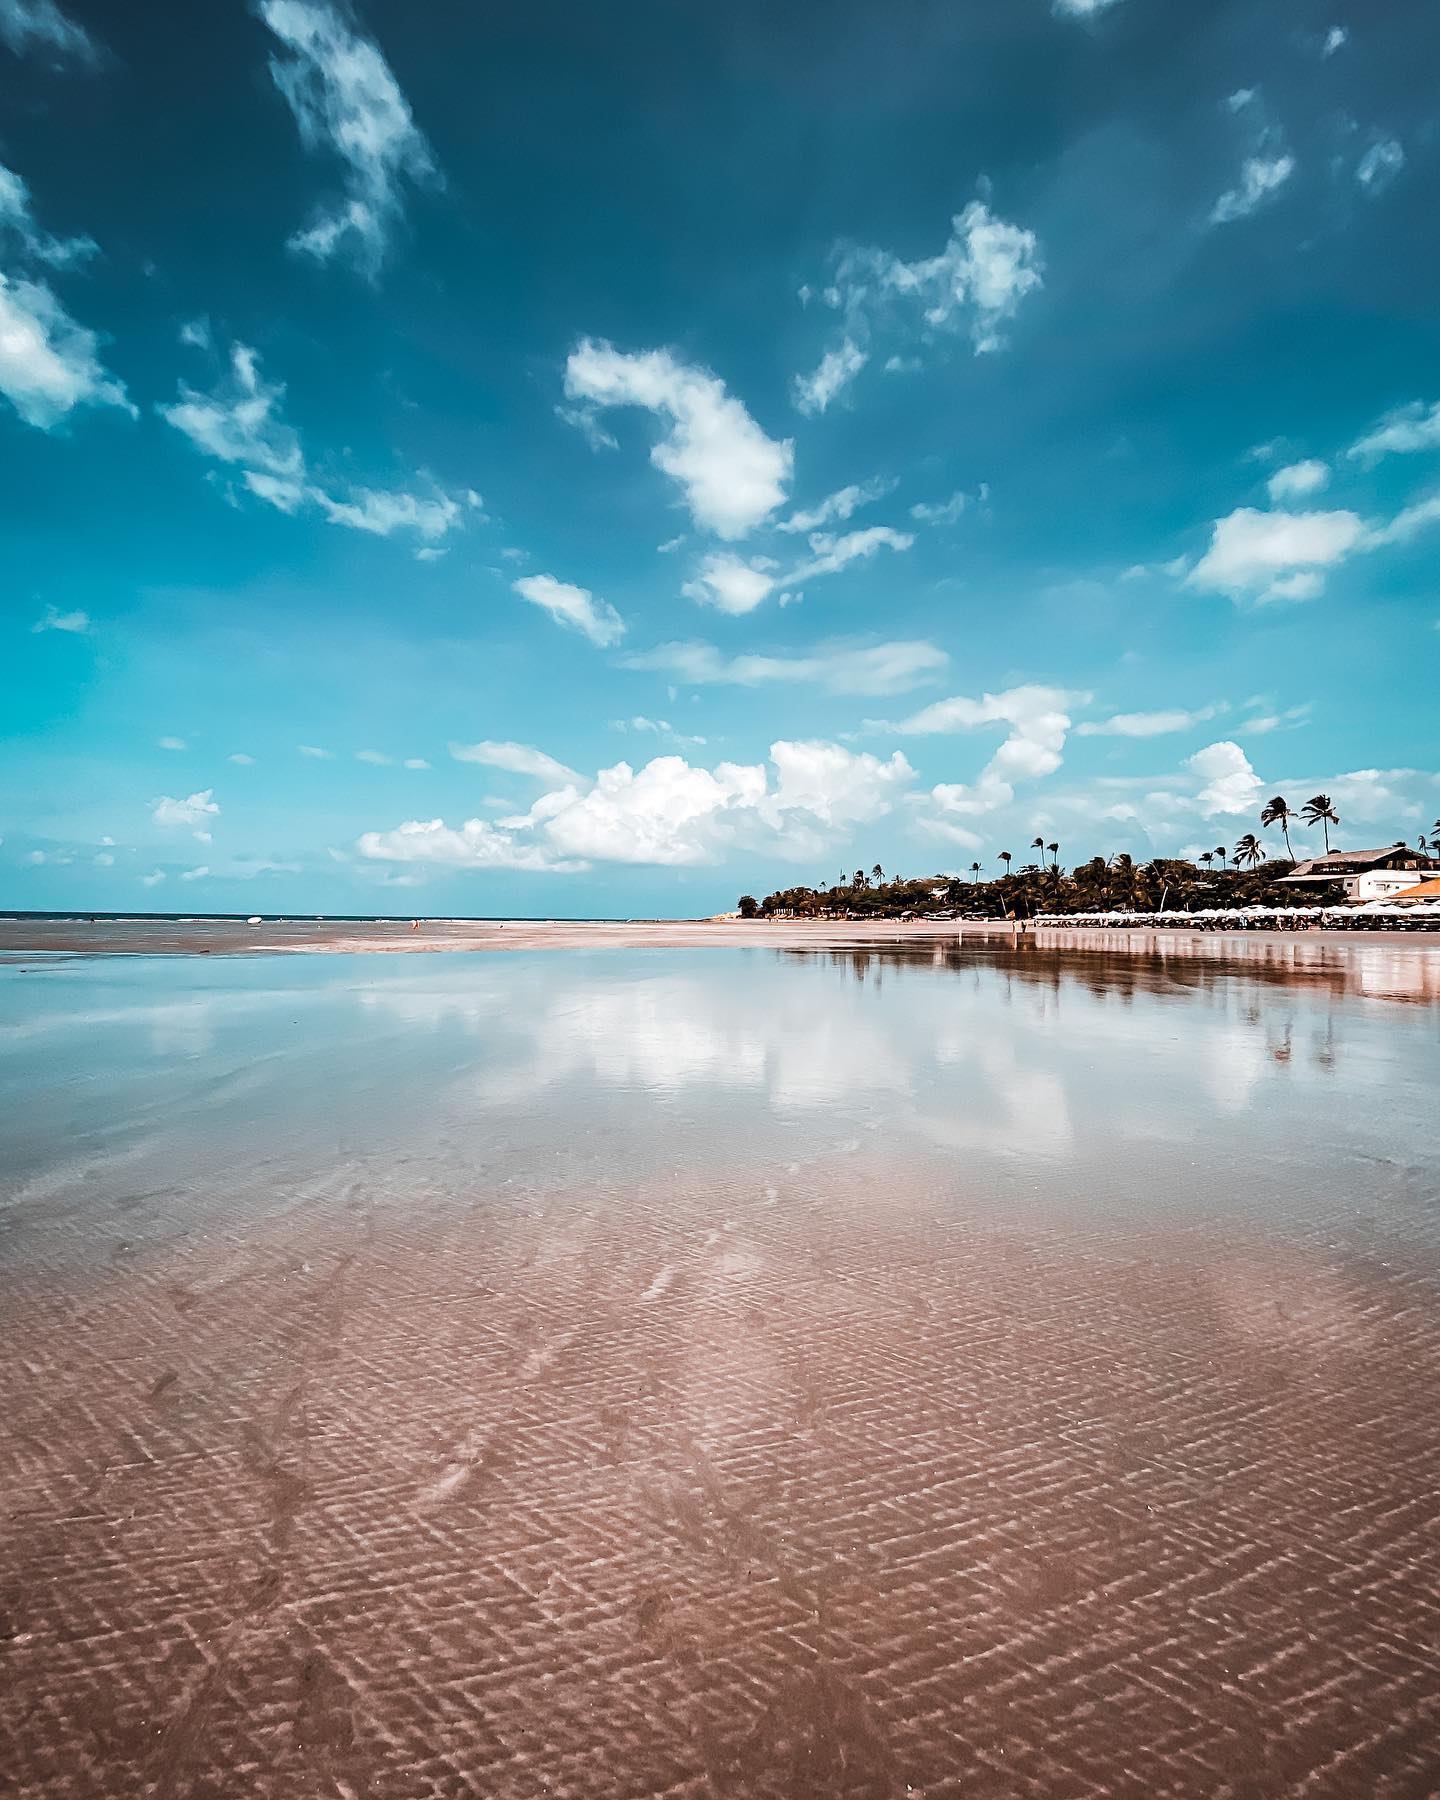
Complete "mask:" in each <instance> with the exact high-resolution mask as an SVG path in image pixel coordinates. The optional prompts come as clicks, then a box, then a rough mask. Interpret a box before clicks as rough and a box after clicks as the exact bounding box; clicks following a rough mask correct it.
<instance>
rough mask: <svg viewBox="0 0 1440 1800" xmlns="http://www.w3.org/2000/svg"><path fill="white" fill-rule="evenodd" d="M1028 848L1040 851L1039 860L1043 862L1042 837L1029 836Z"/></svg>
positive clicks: (1043, 846)
mask: <svg viewBox="0 0 1440 1800" xmlns="http://www.w3.org/2000/svg"><path fill="white" fill-rule="evenodd" d="M1030 848H1031V849H1032V850H1038V851H1039V852H1040V861H1041V863H1042V864H1043V863H1044V861H1045V840H1044V838H1043V837H1033V838H1031V840H1030Z"/></svg>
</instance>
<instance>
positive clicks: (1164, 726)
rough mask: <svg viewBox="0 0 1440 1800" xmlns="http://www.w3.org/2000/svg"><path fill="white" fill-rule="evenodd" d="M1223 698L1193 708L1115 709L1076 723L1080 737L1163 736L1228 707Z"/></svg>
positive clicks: (1186, 728)
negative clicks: (1138, 710) (1144, 710)
mask: <svg viewBox="0 0 1440 1800" xmlns="http://www.w3.org/2000/svg"><path fill="white" fill-rule="evenodd" d="M1227 710H1228V709H1227V708H1226V706H1225V704H1224V702H1223V701H1217V702H1216V704H1215V705H1213V706H1200V707H1196V708H1194V709H1193V710H1191V709H1187V708H1185V707H1183V706H1172V707H1169V708H1167V709H1164V710H1161V711H1157V712H1134V713H1114V714H1112V716H1111V717H1110V718H1108V719H1087V720H1086V721H1085V722H1084V724H1081V725H1077V726H1076V727H1075V735H1076V736H1077V737H1123V738H1151V737H1163V736H1165V735H1166V734H1167V733H1169V732H1172V731H1189V730H1191V728H1192V727H1194V726H1196V725H1201V724H1203V723H1204V722H1205V721H1206V720H1207V719H1213V718H1214V717H1215V716H1216V715H1217V714H1218V713H1222V712H1225V711H1227Z"/></svg>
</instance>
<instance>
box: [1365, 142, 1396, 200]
mask: <svg viewBox="0 0 1440 1800" xmlns="http://www.w3.org/2000/svg"><path fill="white" fill-rule="evenodd" d="M1404 167H1405V152H1404V150H1403V149H1402V148H1401V146H1400V145H1399V144H1398V143H1397V142H1396V141H1395V139H1394V138H1382V139H1381V140H1380V141H1379V142H1378V143H1374V144H1372V145H1371V146H1370V148H1369V149H1368V150H1367V151H1366V152H1365V154H1364V155H1363V156H1362V157H1361V158H1360V160H1359V162H1358V163H1356V165H1355V179H1356V180H1357V181H1358V182H1359V183H1360V186H1361V187H1362V188H1363V189H1364V190H1365V192H1366V193H1367V194H1383V193H1384V192H1385V190H1386V188H1388V187H1389V185H1390V183H1391V182H1392V181H1394V179H1395V177H1396V176H1397V175H1398V174H1399V173H1400V171H1401V170H1402V169H1403V168H1404Z"/></svg>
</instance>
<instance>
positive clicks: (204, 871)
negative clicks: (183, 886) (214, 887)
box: [180, 863, 210, 881]
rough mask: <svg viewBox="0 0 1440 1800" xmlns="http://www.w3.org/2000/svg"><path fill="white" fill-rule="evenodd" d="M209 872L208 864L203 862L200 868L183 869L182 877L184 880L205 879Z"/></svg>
mask: <svg viewBox="0 0 1440 1800" xmlns="http://www.w3.org/2000/svg"><path fill="white" fill-rule="evenodd" d="M209 873H210V869H209V866H208V864H206V863H201V864H200V866H199V868H198V869H182V870H181V873H180V879H181V880H182V881H203V880H204V879H205V877H206V876H207V875H208V874H209Z"/></svg>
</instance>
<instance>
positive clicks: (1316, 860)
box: [1280, 844, 1440, 905]
mask: <svg viewBox="0 0 1440 1800" xmlns="http://www.w3.org/2000/svg"><path fill="white" fill-rule="evenodd" d="M1434 873H1440V862H1436V861H1435V859H1434V858H1433V857H1430V856H1426V855H1425V854H1424V852H1423V851H1420V850H1411V849H1410V848H1409V847H1408V845H1405V844H1387V845H1386V846H1385V848H1384V849H1383V850H1331V851H1330V852H1329V853H1328V854H1327V855H1324V856H1312V857H1310V858H1309V860H1308V861H1306V862H1302V863H1297V864H1296V865H1295V868H1294V870H1293V872H1292V873H1291V874H1289V875H1282V876H1281V877H1280V885H1281V886H1282V887H1328V886H1330V885H1332V884H1334V883H1336V882H1339V883H1340V885H1341V886H1342V887H1343V888H1344V890H1345V898H1346V899H1347V900H1350V901H1353V902H1355V903H1356V904H1357V905H1363V904H1364V903H1365V901H1367V900H1385V899H1388V898H1389V897H1390V895H1391V894H1398V893H1401V892H1403V891H1404V889H1406V888H1411V887H1414V886H1415V884H1416V883H1417V882H1419V881H1423V880H1424V879H1425V877H1426V876H1427V875H1430V874H1434Z"/></svg>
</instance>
